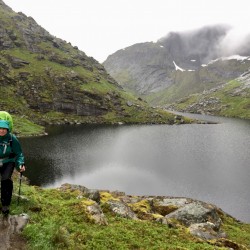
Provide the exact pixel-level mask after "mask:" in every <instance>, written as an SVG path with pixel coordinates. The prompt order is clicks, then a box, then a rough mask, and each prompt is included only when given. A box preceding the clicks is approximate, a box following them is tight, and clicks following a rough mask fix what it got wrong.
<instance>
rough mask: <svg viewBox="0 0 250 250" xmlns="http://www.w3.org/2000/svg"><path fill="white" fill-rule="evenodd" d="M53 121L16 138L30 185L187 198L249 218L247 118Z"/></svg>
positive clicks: (249, 129) (249, 134)
mask: <svg viewBox="0 0 250 250" xmlns="http://www.w3.org/2000/svg"><path fill="white" fill-rule="evenodd" d="M202 118H204V119H205V118H206V119H209V120H211V121H216V122H218V124H206V125H204V124H202V125H201V124H192V125H173V126H169V125H143V126H139V125H133V126H127V125H126V126H125V125H122V126H103V125H92V126H90V125H88V126H87V125H79V126H57V127H49V128H48V129H47V131H48V133H49V135H48V136H43V137H35V138H22V139H20V140H21V143H22V146H23V150H24V153H25V156H26V159H27V160H26V163H27V171H26V174H25V175H26V176H27V177H28V178H29V179H30V180H31V184H33V185H39V186H43V187H56V186H60V185H61V184H63V183H66V182H67V183H72V184H79V185H83V186H86V187H87V188H93V189H108V190H113V191H114V190H119V191H124V192H126V193H127V194H133V195H166V196H178V197H190V198H194V199H198V200H202V201H205V202H210V203H213V204H215V205H217V206H219V207H220V208H222V209H223V210H224V211H225V212H227V213H229V214H231V215H233V216H234V217H236V218H237V219H239V220H242V221H244V222H248V223H250V212H249V211H250V192H249V190H250V171H249V168H250V152H249V151H250V121H244V120H237V119H226V118H218V117H202Z"/></svg>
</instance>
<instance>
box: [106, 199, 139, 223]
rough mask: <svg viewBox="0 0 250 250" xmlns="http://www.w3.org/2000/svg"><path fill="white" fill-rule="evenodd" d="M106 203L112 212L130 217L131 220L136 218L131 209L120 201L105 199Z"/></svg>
mask: <svg viewBox="0 0 250 250" xmlns="http://www.w3.org/2000/svg"><path fill="white" fill-rule="evenodd" d="M107 204H108V205H109V207H110V209H111V210H112V211H113V212H114V213H116V214H118V215H120V216H121V217H124V218H130V219H133V220H137V219H138V218H137V216H136V215H135V213H134V212H133V211H132V209H131V208H130V207H129V206H128V205H127V204H126V203H124V202H122V201H116V200H109V201H107Z"/></svg>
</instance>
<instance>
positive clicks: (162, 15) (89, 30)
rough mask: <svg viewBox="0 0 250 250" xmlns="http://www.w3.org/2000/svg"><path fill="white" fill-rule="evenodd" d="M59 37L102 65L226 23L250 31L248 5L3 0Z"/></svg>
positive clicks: (202, 0)
mask: <svg viewBox="0 0 250 250" xmlns="http://www.w3.org/2000/svg"><path fill="white" fill-rule="evenodd" d="M3 1H4V2H5V3H6V4H7V5H8V6H10V7H11V8H12V9H13V10H14V11H16V12H19V11H21V12H23V13H24V14H26V15H27V16H32V17H33V18H34V19H35V20H36V22H37V23H38V24H39V25H41V26H42V27H43V28H45V29H46V30H47V31H49V32H50V34H51V35H54V36H56V37H58V38H62V39H63V40H66V41H67V42H71V44H72V45H73V46H78V48H79V49H80V50H82V51H84V52H85V53H86V54H87V55H88V56H92V57H94V58H95V59H96V60H98V61H99V62H103V61H104V60H105V59H106V58H107V57H108V56H109V55H110V54H112V53H114V52H116V51H117V50H119V49H122V48H125V47H128V46H130V45H133V44H135V43H140V42H147V41H154V42H155V41H157V40H158V39H159V38H161V37H163V36H165V35H166V34H167V33H168V32H170V31H186V30H192V29H195V28H200V27H203V26H205V25H212V24H229V25H231V26H232V27H234V28H235V33H236V34H239V36H240V34H242V33H245V32H246V31H248V30H250V28H249V24H250V14H249V7H250V1H249V0H237V1H236V0H231V1H229V0H3Z"/></svg>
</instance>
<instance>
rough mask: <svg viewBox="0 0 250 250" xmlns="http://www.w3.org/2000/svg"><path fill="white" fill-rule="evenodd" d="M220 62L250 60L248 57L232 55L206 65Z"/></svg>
mask: <svg viewBox="0 0 250 250" xmlns="http://www.w3.org/2000/svg"><path fill="white" fill-rule="evenodd" d="M220 60H221V61H226V60H237V61H244V60H250V56H240V55H232V56H227V57H220V58H217V59H215V60H212V61H210V62H209V63H208V64H212V63H214V62H217V61H220Z"/></svg>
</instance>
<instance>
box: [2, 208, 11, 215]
mask: <svg viewBox="0 0 250 250" xmlns="http://www.w3.org/2000/svg"><path fill="white" fill-rule="evenodd" d="M9 212H10V209H9V206H3V207H2V213H3V215H8V214H9Z"/></svg>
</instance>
